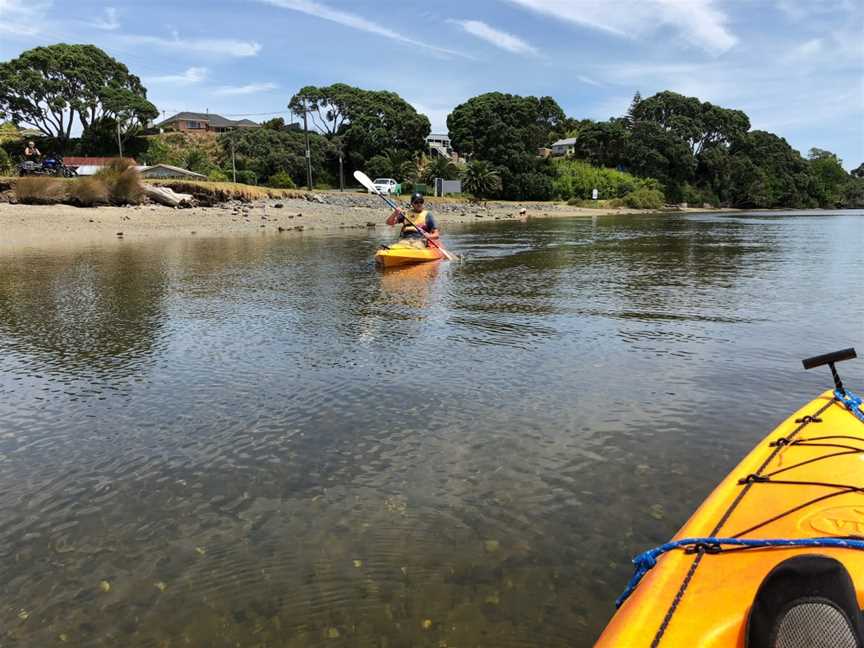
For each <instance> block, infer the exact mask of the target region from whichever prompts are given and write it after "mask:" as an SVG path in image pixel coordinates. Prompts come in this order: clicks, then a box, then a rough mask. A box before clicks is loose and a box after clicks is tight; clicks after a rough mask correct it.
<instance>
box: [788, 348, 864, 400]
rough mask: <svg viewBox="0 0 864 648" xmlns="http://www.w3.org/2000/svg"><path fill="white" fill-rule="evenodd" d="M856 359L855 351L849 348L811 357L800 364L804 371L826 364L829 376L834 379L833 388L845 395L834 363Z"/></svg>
mask: <svg viewBox="0 0 864 648" xmlns="http://www.w3.org/2000/svg"><path fill="white" fill-rule="evenodd" d="M857 357H858V354H857V353H855V349H854V348H852V347H849V348H848V349H841V350H840V351H834V352H833V353H825V354H823V355H818V356H813V357H812V358H805V359H804V360H802V361H801V362H802V363H803V365H804V369H814V368H815V367H821V366H822V365H826V364H827V365H828V366H829V367H830V368H831V376H832V377H833V378H834V386H835V387H836V388H837V391H839V392H840V393H841V394H844V395H845V394H846V390H845V389H843V381H841V380H840V374H838V373H837V369H836V368H835V367H834V363H835V362H843V361H844V360H851V359H852V358H857Z"/></svg>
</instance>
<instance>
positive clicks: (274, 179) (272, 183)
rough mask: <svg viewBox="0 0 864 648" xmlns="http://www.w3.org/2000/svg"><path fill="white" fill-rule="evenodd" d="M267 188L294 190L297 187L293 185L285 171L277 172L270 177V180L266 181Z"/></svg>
mask: <svg viewBox="0 0 864 648" xmlns="http://www.w3.org/2000/svg"><path fill="white" fill-rule="evenodd" d="M267 186H268V187H274V188H276V189H296V188H297V185H295V184H294V181H293V180H292V179H291V176H290V175H288V173H287V172H285V171H279V172H278V173H274V174H273V175H272V176H270V179H269V180H267Z"/></svg>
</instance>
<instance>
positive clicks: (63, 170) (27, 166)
mask: <svg viewBox="0 0 864 648" xmlns="http://www.w3.org/2000/svg"><path fill="white" fill-rule="evenodd" d="M18 175H20V176H58V177H62V178H74V177H75V176H77V175H78V167H77V166H66V165H65V164H63V158H62V157H61V156H59V155H49V156H47V157H45V158H44V159H43V160H42V161H41V162H33V161H31V160H27V161H25V162H22V163H21V164H19V165H18Z"/></svg>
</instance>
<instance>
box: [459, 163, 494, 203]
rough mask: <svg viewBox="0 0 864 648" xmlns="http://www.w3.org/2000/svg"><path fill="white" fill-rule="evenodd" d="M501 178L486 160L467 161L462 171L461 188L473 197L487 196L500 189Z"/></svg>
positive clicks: (481, 197)
mask: <svg viewBox="0 0 864 648" xmlns="http://www.w3.org/2000/svg"><path fill="white" fill-rule="evenodd" d="M500 189H501V178H500V176H499V175H498V173H497V172H496V171H495V169H493V168H492V167H491V166H490V165H489V163H488V162H484V161H482V160H474V161H472V162H469V163H468V164H467V166H466V167H465V170H464V171H463V173H462V190H463V191H466V192H467V193H470V194H471V195H472V196H474V197H475V198H479V199H483V198H488V197H489V196H490V195H492V194H494V193H496V192H497V191H500Z"/></svg>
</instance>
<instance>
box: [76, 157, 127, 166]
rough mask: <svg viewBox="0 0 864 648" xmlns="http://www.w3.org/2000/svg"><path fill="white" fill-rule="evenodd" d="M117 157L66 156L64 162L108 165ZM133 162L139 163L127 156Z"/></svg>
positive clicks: (84, 164)
mask: <svg viewBox="0 0 864 648" xmlns="http://www.w3.org/2000/svg"><path fill="white" fill-rule="evenodd" d="M118 159H119V158H116V157H65V158H63V163H64V164H67V165H73V166H106V165H108V164H111V162H113V161H114V160H118ZM126 159H127V160H129V161H130V162H131V163H132V164H134V165H137V164H138V163H137V162H136V161H135V160H134V159H132V158H126Z"/></svg>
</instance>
